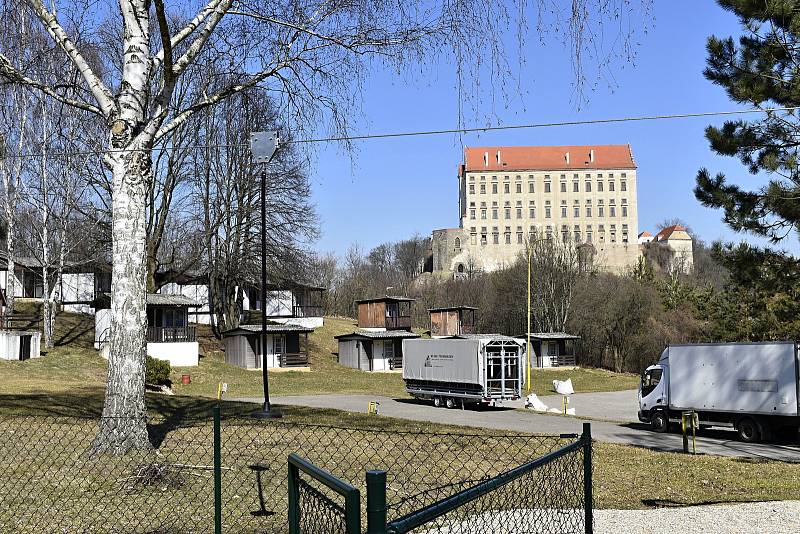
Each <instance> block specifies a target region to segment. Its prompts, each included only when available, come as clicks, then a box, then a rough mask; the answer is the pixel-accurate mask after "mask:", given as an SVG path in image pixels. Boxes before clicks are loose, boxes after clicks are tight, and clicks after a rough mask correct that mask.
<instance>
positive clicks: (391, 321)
mask: <svg viewBox="0 0 800 534" xmlns="http://www.w3.org/2000/svg"><path fill="white" fill-rule="evenodd" d="M386 328H411V317H410V316H406V315H399V316H394V317H387V318H386Z"/></svg>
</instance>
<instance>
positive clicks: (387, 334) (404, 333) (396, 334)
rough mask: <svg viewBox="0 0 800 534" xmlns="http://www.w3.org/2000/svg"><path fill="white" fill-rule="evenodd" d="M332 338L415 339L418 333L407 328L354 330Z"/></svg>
mask: <svg viewBox="0 0 800 534" xmlns="http://www.w3.org/2000/svg"><path fill="white" fill-rule="evenodd" d="M333 337H334V339H415V338H418V337H419V334H415V333H414V332H409V331H408V330H380V331H377V332H376V331H372V330H356V331H355V332H351V333H349V334H340V335H338V336H333Z"/></svg>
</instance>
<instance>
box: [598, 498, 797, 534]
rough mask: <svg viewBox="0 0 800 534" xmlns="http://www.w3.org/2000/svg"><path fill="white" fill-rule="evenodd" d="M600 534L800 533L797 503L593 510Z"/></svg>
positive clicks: (780, 502) (779, 502) (778, 502)
mask: <svg viewBox="0 0 800 534" xmlns="http://www.w3.org/2000/svg"><path fill="white" fill-rule="evenodd" d="M594 517H595V530H594V531H595V532H597V533H599V534H612V533H613V534H617V533H620V532H622V533H625V534H662V533H669V534H682V533H690V532H691V533H698V532H700V533H704V532H707V533H714V534H727V533H731V534H733V533H736V534H751V533H752V534H756V533H759V534H761V533H770V534H780V533H784V532H785V533H797V532H800V501H777V502H756V503H746V504H721V505H708V506H691V507H685V508H658V509H654V510H595V512H594Z"/></svg>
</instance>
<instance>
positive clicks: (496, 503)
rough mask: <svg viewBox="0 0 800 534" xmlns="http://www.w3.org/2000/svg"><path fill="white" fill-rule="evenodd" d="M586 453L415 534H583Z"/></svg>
mask: <svg viewBox="0 0 800 534" xmlns="http://www.w3.org/2000/svg"><path fill="white" fill-rule="evenodd" d="M583 456H584V450H583V448H577V449H575V450H572V451H570V452H567V453H566V454H564V455H562V456H559V457H557V458H555V459H553V460H551V461H548V462H547V463H545V464H544V465H541V466H539V467H536V468H534V469H531V470H529V471H527V472H526V473H525V474H523V475H522V476H520V477H519V478H516V479H515V480H513V481H511V482H509V483H507V484H504V485H502V486H500V487H498V488H496V489H492V490H491V491H489V492H487V493H485V494H484V495H482V496H480V497H478V498H476V499H473V500H469V501H467V502H464V503H462V504H460V505H459V506H458V507H457V508H455V509H454V510H452V511H450V512H448V513H445V514H444V515H442V516H440V517H438V518H436V519H434V520H432V521H430V522H427V523H426V524H424V525H422V526H419V527H417V528H414V529H411V530H405V531H399V532H410V533H414V534H422V533H425V534H478V533H486V532H492V533H498V534H500V533H509V534H510V533H513V534H579V533H580V534H583V533H584V532H586V530H585V527H586V523H585V510H584V504H585V503H584V487H583V480H584V471H583V469H584V465H583Z"/></svg>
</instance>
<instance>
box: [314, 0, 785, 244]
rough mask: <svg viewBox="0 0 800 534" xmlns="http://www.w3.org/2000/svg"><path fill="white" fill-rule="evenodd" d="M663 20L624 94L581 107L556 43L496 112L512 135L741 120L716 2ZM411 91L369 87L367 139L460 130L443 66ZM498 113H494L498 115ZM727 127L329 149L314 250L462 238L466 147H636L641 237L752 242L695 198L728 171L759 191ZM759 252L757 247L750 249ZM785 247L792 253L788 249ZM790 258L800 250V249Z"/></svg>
mask: <svg viewBox="0 0 800 534" xmlns="http://www.w3.org/2000/svg"><path fill="white" fill-rule="evenodd" d="M655 4H656V5H655V6H654V8H653V20H651V22H650V27H649V29H648V32H647V34H646V35H641V36H640V45H639V47H638V51H637V55H638V57H637V58H636V61H635V64H633V65H632V64H627V63H618V64H617V66H616V67H615V71H614V75H615V82H616V83H615V86H614V87H609V86H608V84H606V83H603V82H601V83H600V84H599V85H598V86H597V87H596V89H595V90H591V89H590V90H588V91H587V92H586V98H587V99H588V101H587V102H584V103H582V104H581V105H580V109H579V106H578V102H577V101H576V100H575V98H574V92H573V90H572V82H573V75H572V72H571V67H570V56H569V53H568V52H567V51H566V50H565V49H564V48H563V46H562V45H561V44H559V43H558V42H557V41H556V40H554V39H549V40H548V41H547V43H546V45H544V46H543V45H541V44H539V42H538V40H537V39H535V38H534V39H531V41H532V44H530V45H529V46H528V48H527V49H526V56H527V65H526V66H525V70H524V72H523V74H522V80H523V92H524V96H523V98H524V105H523V104H522V103H520V102H512V105H511V106H509V107H508V108H507V109H503V108H499V109H500V111H497V113H498V115H499V118H500V121H501V122H502V123H503V124H529V123H540V122H551V121H570V120H584V119H599V118H608V117H623V116H639V115H656V114H669V113H691V112H702V111H721V110H730V109H736V108H737V106H736V105H735V104H733V103H731V102H730V101H729V100H728V99H727V98H726V95H725V93H724V90H723V89H722V88H720V87H717V86H714V85H712V84H711V83H710V82H708V81H707V80H706V79H705V78H704V77H703V75H702V71H703V68H704V67H705V57H706V53H705V43H706V39H707V37H708V36H709V35H710V34H712V33H713V34H715V35H718V36H728V35H738V34H739V25H738V21H737V19H736V18H735V17H734V16H733V15H732V14H730V13H728V12H725V11H724V10H722V9H721V8H719V7H718V6H717V5H716V4H715V3H713V2H710V1H703V2H697V1H690V0H679V1H672V2H655ZM431 70H432V71H434V72H433V73H431V74H429V75H425V76H422V77H417V78H415V79H410V77H409V76H405V77H397V76H395V75H393V74H392V73H390V72H387V71H378V72H376V74H375V75H374V76H372V77H370V79H369V80H368V82H367V84H366V85H365V91H364V102H363V112H364V117H363V121H361V122H360V127H359V128H357V130H358V133H379V132H397V131H416V130H427V129H442V128H453V127H455V126H456V125H457V110H458V100H457V96H456V92H455V90H454V81H453V80H454V79H453V76H452V74H453V72H452V71H453V69H452V67H449V66H448V65H446V64H441V65H437V67H436V68H435V69H431ZM487 111H488V110H487ZM723 121H724V119H723V118H722V117H713V118H693V119H678V120H672V121H653V122H639V123H621V124H613V125H596V126H595V125H592V126H575V127H558V128H547V129H533V130H517V131H501V132H493V133H486V134H481V135H472V134H470V135H466V136H464V137H462V138H461V139H459V138H458V137H456V136H453V135H443V136H437V137H416V138H401V139H390V140H369V141H362V142H359V143H358V144H357V149H358V150H357V152H356V153H355V154H354V156H353V161H351V158H350V156H348V155H347V154H346V153H343V152H342V151H341V150H340V149H339V148H337V147H336V146H328V147H323V148H321V149H320V150H319V151H318V152H317V154H316V158H315V162H314V166H313V169H312V188H313V197H314V202H315V204H316V206H317V209H318V212H319V214H320V216H321V219H322V229H323V234H322V236H321V238H320V240H319V241H318V242H317V243H316V245H315V247H314V248H316V249H317V250H319V251H321V252H329V251H332V252H335V253H337V254H339V255H342V254H343V253H344V252H345V251H346V249H347V247H349V246H350V245H351V244H352V243H358V244H359V245H360V246H362V247H363V248H364V249H367V250H368V249H369V248H371V247H373V246H375V245H378V244H380V243H382V242H386V241H396V240H399V239H403V238H406V237H408V236H411V235H412V234H414V233H419V234H422V235H427V234H430V232H431V230H433V229H436V228H448V227H456V226H458V200H457V199H458V196H457V180H456V166H457V164H458V163H459V162H460V158H461V155H462V144H466V145H560V144H615V143H630V144H631V145H632V147H633V153H634V157H635V159H636V162H637V164H638V167H639V170H638V187H639V229H640V231H641V230H652V229H653V228H654V227H655V226H656V224H657V223H659V222H660V221H663V220H664V219H667V218H673V217H678V218H680V219H683V220H685V221H686V222H687V223H688V224H689V225H690V226H691V227H692V228H693V229H694V231H695V232H696V233H697V234H698V235H699V236H700V237H701V238H702V239H704V240H705V241H708V242H710V241H713V240H715V239H719V238H723V239H726V240H737V241H738V240H741V239H744V238H746V236H743V235H736V234H734V233H733V232H731V231H730V230H729V229H728V228H727V227H726V226H725V225H724V224H723V223H722V222H721V220H720V219H721V213H720V212H717V211H712V210H710V209H707V208H704V207H703V206H701V205H700V204H699V203H698V202H697V201H696V200H695V198H694V195H693V193H692V188H693V187H694V180H695V176H696V174H697V171H698V169H699V168H701V167H708V168H709V169H710V170H711V171H712V172H717V171H724V172H725V173H726V174H727V175H728V177H729V179H732V180H734V181H737V182H740V183H743V184H750V185H752V184H755V183H757V178H754V177H752V176H750V175H749V174H747V172H746V171H745V170H744V169H743V168H742V167H741V166H740V165H739V164H738V161H736V160H734V159H732V158H722V157H719V156H716V155H714V154H713V153H712V152H711V151H710V150H709V148H708V143H707V141H706V140H705V137H704V135H703V130H704V128H705V127H706V126H707V125H708V124H722V122H723ZM749 240H750V241H756V240H755V239H752V238H750V239H749ZM786 246H789V244H788V243H787V244H786ZM789 248H795V247H794V246H793V245H792V246H790V247H789Z"/></svg>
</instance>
